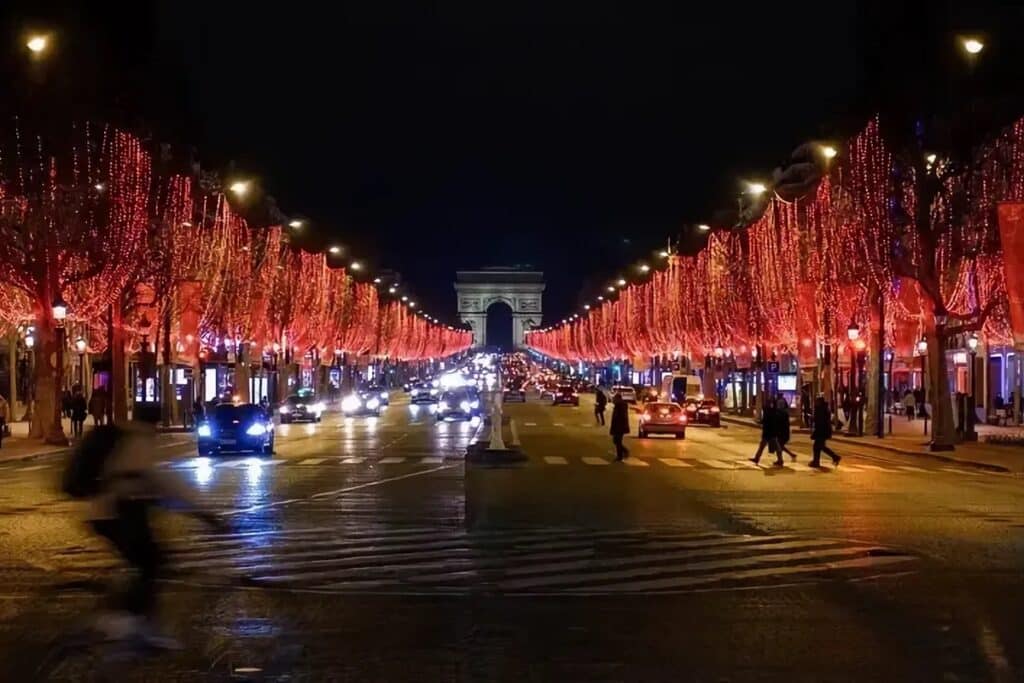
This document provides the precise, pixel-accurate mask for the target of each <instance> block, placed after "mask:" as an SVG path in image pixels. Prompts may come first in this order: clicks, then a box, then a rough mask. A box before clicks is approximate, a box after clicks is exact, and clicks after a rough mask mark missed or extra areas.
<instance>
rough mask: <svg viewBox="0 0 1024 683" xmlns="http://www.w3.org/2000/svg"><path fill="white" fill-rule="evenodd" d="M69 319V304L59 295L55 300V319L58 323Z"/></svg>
mask: <svg viewBox="0 0 1024 683" xmlns="http://www.w3.org/2000/svg"><path fill="white" fill-rule="evenodd" d="M67 317H68V304H67V302H66V301H64V299H62V298H61V296H60V295H59V294H58V295H57V298H56V299H54V300H53V319H54V320H56V321H57V322H58V323H61V322H64V319H65V318H67Z"/></svg>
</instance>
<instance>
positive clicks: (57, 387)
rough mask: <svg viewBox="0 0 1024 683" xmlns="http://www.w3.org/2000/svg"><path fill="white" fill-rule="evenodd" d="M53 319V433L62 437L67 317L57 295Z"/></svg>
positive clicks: (65, 310) (52, 310)
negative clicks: (54, 367)
mask: <svg viewBox="0 0 1024 683" xmlns="http://www.w3.org/2000/svg"><path fill="white" fill-rule="evenodd" d="M51 313H52V314H53V319H54V320H55V321H56V323H57V352H56V354H55V356H56V365H57V368H56V370H57V373H56V381H55V382H54V385H53V396H54V401H53V402H54V410H53V420H54V427H55V430H56V431H55V433H56V434H60V435H61V436H62V437H63V434H64V426H63V425H62V423H61V416H62V415H63V412H62V410H61V408H62V406H61V392H62V391H63V389H64V344H65V343H66V342H65V340H64V319H65V318H67V317H68V304H67V302H66V301H64V299H63V298H62V297H61V296H60V295H59V294H58V295H57V298H55V299H54V300H53V306H52V309H51Z"/></svg>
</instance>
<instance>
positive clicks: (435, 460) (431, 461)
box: [420, 457, 444, 465]
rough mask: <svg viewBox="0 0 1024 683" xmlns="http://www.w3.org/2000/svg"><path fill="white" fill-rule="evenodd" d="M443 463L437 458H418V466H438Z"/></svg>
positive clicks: (442, 459)
mask: <svg viewBox="0 0 1024 683" xmlns="http://www.w3.org/2000/svg"><path fill="white" fill-rule="evenodd" d="M443 462H444V458H438V457H427V458H420V464H421V465H440V464H441V463H443Z"/></svg>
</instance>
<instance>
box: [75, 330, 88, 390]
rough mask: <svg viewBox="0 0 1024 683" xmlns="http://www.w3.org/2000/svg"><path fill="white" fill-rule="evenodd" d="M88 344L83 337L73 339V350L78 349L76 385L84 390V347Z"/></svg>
mask: <svg viewBox="0 0 1024 683" xmlns="http://www.w3.org/2000/svg"><path fill="white" fill-rule="evenodd" d="M86 346H88V345H87V344H86V342H85V340H84V339H82V338H81V337H79V338H78V339H76V340H75V351H78V385H79V386H80V387H82V391H83V392H84V391H85V348H86Z"/></svg>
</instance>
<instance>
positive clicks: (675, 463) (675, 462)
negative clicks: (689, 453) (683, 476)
mask: <svg viewBox="0 0 1024 683" xmlns="http://www.w3.org/2000/svg"><path fill="white" fill-rule="evenodd" d="M658 461H659V462H662V463H665V464H666V465H668V466H669V467H693V465H691V464H690V463H688V462H686V461H685V460H680V459H679V458H658Z"/></svg>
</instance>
